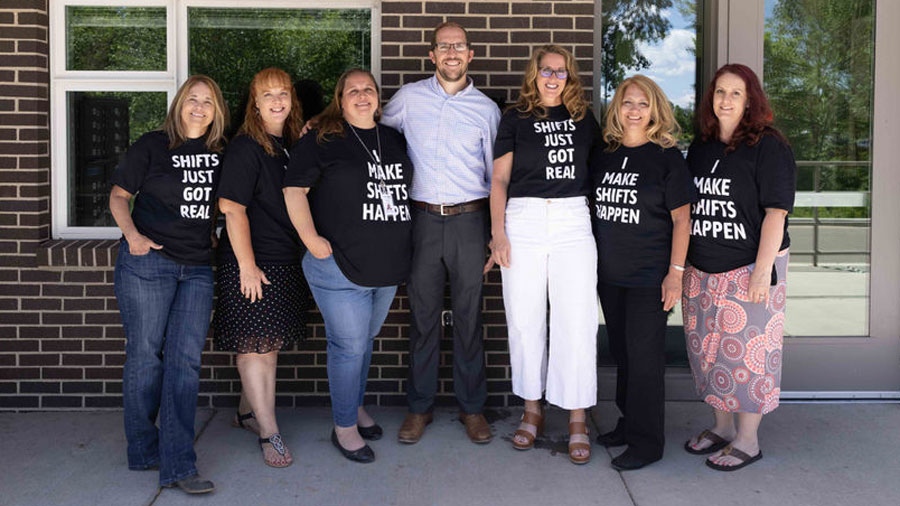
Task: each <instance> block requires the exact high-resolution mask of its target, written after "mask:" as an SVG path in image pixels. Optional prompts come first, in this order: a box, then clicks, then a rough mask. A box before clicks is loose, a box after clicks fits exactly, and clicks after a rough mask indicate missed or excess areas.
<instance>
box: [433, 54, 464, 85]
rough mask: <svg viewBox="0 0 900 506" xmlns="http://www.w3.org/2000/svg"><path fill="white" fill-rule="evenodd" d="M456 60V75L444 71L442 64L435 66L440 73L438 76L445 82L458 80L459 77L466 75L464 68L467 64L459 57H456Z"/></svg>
mask: <svg viewBox="0 0 900 506" xmlns="http://www.w3.org/2000/svg"><path fill="white" fill-rule="evenodd" d="M456 61H458V62H459V67H457V68H456V69H457V72H459V74H457V75H451V74H449V73H448V72H447V71H446V69H445V67H443V66H438V67H437V72H438V74H440V76H441V77H442V78H443V79H444V80H445V81H447V82H451V83H455V82H457V81H459V80H460V79H463V78H465V77H466V70H467V69H468V66H467V65H466V63H465V62H464V61H463V60H461V59H457V60H456Z"/></svg>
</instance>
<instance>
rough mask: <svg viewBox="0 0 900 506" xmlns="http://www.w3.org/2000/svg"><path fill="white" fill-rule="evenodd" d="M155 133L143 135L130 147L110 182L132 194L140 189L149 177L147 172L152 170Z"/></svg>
mask: <svg viewBox="0 0 900 506" xmlns="http://www.w3.org/2000/svg"><path fill="white" fill-rule="evenodd" d="M154 134H155V132H149V133H146V134H144V135H142V136H141V137H140V138H139V139H138V140H137V141H135V142H134V144H132V145H131V147H130V148H128V151H126V152H125V157H124V158H123V159H122V161H121V162H119V165H118V166H117V167H116V171H115V172H114V173H113V176H112V179H111V180H110V184H113V185H116V186H119V187H121V188H122V189H123V190H125V191H127V192H128V193H130V194H132V195H134V194H135V193H137V192H138V191H140V189H141V186H142V185H143V184H144V178H146V177H147V172H148V171H149V170H150V158H151V151H152V150H153V147H152V145H153V142H152V141H153V135H154Z"/></svg>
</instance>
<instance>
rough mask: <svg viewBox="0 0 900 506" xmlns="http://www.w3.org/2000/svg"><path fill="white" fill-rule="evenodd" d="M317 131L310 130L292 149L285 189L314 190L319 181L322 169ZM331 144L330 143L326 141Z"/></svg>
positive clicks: (285, 177)
mask: <svg viewBox="0 0 900 506" xmlns="http://www.w3.org/2000/svg"><path fill="white" fill-rule="evenodd" d="M317 135H318V131H317V130H310V131H309V132H306V135H304V136H303V137H301V138H300V140H299V141H297V143H296V144H294V147H293V148H292V149H291V160H290V161H289V162H288V167H287V171H286V172H285V173H284V180H283V182H282V186H283V187H285V188H286V187H288V186H297V187H300V188H312V187H314V186H316V183H317V182H318V181H319V176H320V175H321V174H322V168H321V167H320V164H319V143H318V141H317V140H316V136H317ZM326 142H329V141H326Z"/></svg>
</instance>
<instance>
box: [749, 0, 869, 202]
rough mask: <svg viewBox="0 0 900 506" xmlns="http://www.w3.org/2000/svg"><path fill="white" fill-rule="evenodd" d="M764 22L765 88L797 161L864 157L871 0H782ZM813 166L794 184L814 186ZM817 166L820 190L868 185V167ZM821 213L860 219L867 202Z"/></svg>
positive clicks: (803, 187)
mask: <svg viewBox="0 0 900 506" xmlns="http://www.w3.org/2000/svg"><path fill="white" fill-rule="evenodd" d="M766 26H767V30H766V33H765V42H764V43H765V63H764V80H765V88H766V93H767V95H768V96H769V99H770V101H771V103H772V108H773V110H774V112H775V121H776V125H777V126H778V128H779V129H781V131H782V132H784V134H785V135H786V136H787V137H788V139H789V140H790V142H791V145H792V148H793V150H794V154H795V156H796V158H797V160H804V161H860V162H867V161H870V160H871V132H872V99H873V94H872V82H873V81H872V69H873V67H874V49H875V44H874V2H873V0H791V1H783V0H782V1H778V2H777V3H776V4H775V6H774V8H773V11H772V16H771V17H770V18H769V19H767V20H766ZM816 169H817V168H816V167H805V168H804V169H803V170H801V172H800V174H799V178H798V188H799V189H801V190H813V189H814V188H813V186H814V183H813V180H814V171H815V170H816ZM818 169H819V184H818V188H816V189H818V190H849V191H867V190H869V189H870V169H869V167H868V164H860V165H858V166H828V165H823V166H820V167H818ZM822 214H823V215H830V216H841V217H864V216H868V207H863V208H838V209H823V210H822Z"/></svg>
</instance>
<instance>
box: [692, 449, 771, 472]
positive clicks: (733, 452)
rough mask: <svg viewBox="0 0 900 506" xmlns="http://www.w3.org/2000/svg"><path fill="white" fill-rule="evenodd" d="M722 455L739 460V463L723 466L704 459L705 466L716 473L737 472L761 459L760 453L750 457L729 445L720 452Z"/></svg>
mask: <svg viewBox="0 0 900 506" xmlns="http://www.w3.org/2000/svg"><path fill="white" fill-rule="evenodd" d="M722 455H728V456H731V457H734V458H736V459H738V460H740V461H741V463H740V464H737V465H733V466H723V465H722V464H716V463H715V462H710V460H709V459H706V465H707V466H708V467H710V468H712V469H715V470H716V471H737V470H738V469H740V468H742V467H747V466H749V465H750V464H752V463H754V462H756V461H757V460H760V459H762V451H760V452H759V453H757V454H756V455H754V456H752V457H751V456H750V455H747V454H746V453H744V452H742V451H740V450H738V449H737V448H735V447H733V446H731V445H728V446H726V447H725V449H724V450H722Z"/></svg>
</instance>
